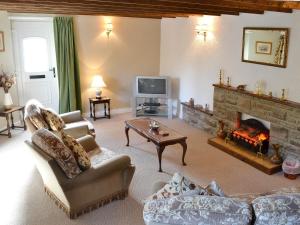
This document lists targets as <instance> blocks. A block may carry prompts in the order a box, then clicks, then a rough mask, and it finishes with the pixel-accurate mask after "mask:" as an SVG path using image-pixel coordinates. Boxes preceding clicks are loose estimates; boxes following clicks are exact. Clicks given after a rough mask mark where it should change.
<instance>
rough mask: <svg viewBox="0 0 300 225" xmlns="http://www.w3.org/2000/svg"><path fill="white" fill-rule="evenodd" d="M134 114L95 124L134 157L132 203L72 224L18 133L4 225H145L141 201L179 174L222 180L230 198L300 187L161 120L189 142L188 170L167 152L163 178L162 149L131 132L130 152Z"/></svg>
mask: <svg viewBox="0 0 300 225" xmlns="http://www.w3.org/2000/svg"><path fill="white" fill-rule="evenodd" d="M130 117H131V115H130V114H123V115H118V116H114V117H113V118H112V119H111V120H107V119H103V120H98V121H96V122H95V124H94V125H95V127H96V133H97V141H98V142H99V143H100V145H102V146H103V147H107V148H109V149H111V150H113V151H115V152H118V153H125V154H128V155H130V157H131V159H132V161H133V163H134V164H135V165H136V173H135V175H134V177H133V181H132V184H131V187H130V193H129V197H128V198H127V199H126V200H124V201H116V202H113V203H111V204H109V205H106V206H104V207H102V208H100V209H98V210H95V211H93V212H92V213H89V214H85V215H83V216H81V217H79V218H78V219H76V220H69V219H68V218H67V217H66V216H65V214H64V213H62V212H61V211H60V210H59V209H58V208H57V207H56V205H55V204H54V203H53V202H52V201H51V200H50V199H49V198H48V197H47V196H46V195H45V194H44V192H43V185H42V180H41V177H40V176H39V174H38V172H37V170H36V169H35V167H34V163H33V161H32V160H31V158H30V157H29V156H30V155H29V154H28V153H27V152H26V151H25V150H24V148H23V141H24V140H25V139H27V138H29V134H28V133H26V132H22V131H16V132H14V133H13V138H12V139H8V138H7V137H0V171H1V172H0V180H1V185H0V200H1V201H0V207H1V208H0V212H1V216H0V224H4V225H6V224H7V225H19V224H20V225H21V224H22V225H44V224H45V225H46V224H53V225H58V224H60V225H63V224H86V225H90V224H98V225H140V224H143V220H142V209H143V205H142V203H141V200H142V199H144V198H145V197H147V196H148V195H150V194H151V193H150V190H151V186H152V184H153V182H156V181H159V180H164V181H167V180H168V179H169V178H170V176H171V175H172V174H173V173H174V172H181V173H183V174H184V175H186V176H188V177H190V178H191V179H193V180H194V181H196V182H198V183H199V184H201V185H207V184H208V183H209V182H210V181H211V180H213V179H214V180H216V181H217V182H218V183H219V184H220V185H221V186H222V187H223V189H224V191H225V192H226V193H228V194H232V193H247V192H265V191H268V190H271V189H276V188H279V187H288V186H300V179H299V178H298V179H297V180H295V181H290V180H288V179H286V178H284V177H283V175H282V173H278V174H276V175H272V176H269V175H266V174H264V173H262V172H260V171H258V170H256V169H254V168H252V167H251V166H249V165H247V164H245V163H243V162H242V161H239V160H237V159H235V158H233V157H231V156H229V155H227V154H226V153H223V152H221V151H219V150H217V149H215V148H213V147H211V146H209V145H208V144H207V143H206V141H207V138H208V137H209V135H208V134H206V133H204V132H202V131H200V130H198V129H196V128H193V127H191V126H189V125H187V124H185V123H184V122H182V121H180V120H179V119H174V120H167V119H158V120H160V121H162V122H163V123H165V124H166V125H168V126H170V127H172V128H173V129H175V130H178V131H179V132H181V133H182V134H184V135H187V136H188V151H187V155H186V162H187V164H188V165H187V166H186V167H183V166H181V154H182V150H181V147H180V146H179V145H178V146H176V145H174V146H171V147H167V148H166V150H165V152H164V155H163V163H162V167H163V170H164V171H165V173H158V172H157V170H158V161H157V155H156V149H155V147H154V145H153V144H151V143H147V142H146V140H145V139H143V138H141V137H140V136H138V135H136V134H135V133H134V132H133V131H131V132H130V138H131V147H125V142H126V140H125V134H124V120H126V119H129V118H130Z"/></svg>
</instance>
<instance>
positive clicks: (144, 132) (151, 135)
mask: <svg viewBox="0 0 300 225" xmlns="http://www.w3.org/2000/svg"><path fill="white" fill-rule="evenodd" d="M150 121H153V120H152V119H150V118H141V119H133V120H127V121H125V134H126V137H127V144H126V146H129V134H128V133H129V129H132V130H134V131H135V132H137V133H138V134H139V135H141V136H143V137H144V138H146V139H147V140H148V142H150V141H151V142H153V143H154V144H155V145H156V149H157V155H158V162H159V172H162V169H161V158H162V153H163V151H164V150H165V147H166V146H168V145H174V144H180V145H181V146H182V148H183V154H182V164H183V165H184V166H186V163H185V162H184V158H185V154H186V150H187V144H186V139H187V137H186V136H182V135H180V134H178V133H177V132H176V131H174V130H172V129H170V128H168V127H167V126H165V125H163V124H161V123H159V122H158V123H159V129H158V131H153V130H151V129H150V128H149V123H150ZM163 133H168V135H167V136H164V135H163Z"/></svg>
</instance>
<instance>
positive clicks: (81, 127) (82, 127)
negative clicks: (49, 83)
mask: <svg viewBox="0 0 300 225" xmlns="http://www.w3.org/2000/svg"><path fill="white" fill-rule="evenodd" d="M31 105H35V106H36V107H37V108H40V107H43V105H42V104H41V103H40V102H38V101H37V100H35V99H32V100H29V101H28V102H27V103H26V106H25V118H24V120H25V123H26V125H27V127H28V130H29V131H30V132H31V133H33V132H34V131H36V128H35V126H34V125H33V124H32V123H31V121H30V119H29V116H28V115H29V114H30V110H31V109H32V107H30V106H31ZM59 116H60V117H61V118H62V119H63V121H64V122H65V127H64V132H65V133H67V134H69V135H71V136H72V137H74V138H76V139H77V138H80V137H83V136H85V135H92V136H95V130H94V127H93V124H92V123H91V122H90V121H88V120H86V119H85V118H83V117H82V115H81V112H80V111H79V110H78V111H73V112H69V113H64V114H60V115H59Z"/></svg>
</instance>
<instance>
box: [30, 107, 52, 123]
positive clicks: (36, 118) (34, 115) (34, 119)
mask: <svg viewBox="0 0 300 225" xmlns="http://www.w3.org/2000/svg"><path fill="white" fill-rule="evenodd" d="M33 106H34V105H33ZM27 116H28V118H29V120H30V122H31V123H32V124H33V126H34V127H35V128H36V129H41V128H45V129H49V128H50V127H49V125H48V124H47V123H46V121H45V119H44V117H43V116H42V114H41V113H40V112H39V110H38V109H37V107H32V108H31V110H30V112H29V113H28V114H27Z"/></svg>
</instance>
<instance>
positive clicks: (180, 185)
mask: <svg viewBox="0 0 300 225" xmlns="http://www.w3.org/2000/svg"><path fill="white" fill-rule="evenodd" d="M180 195H184V196H189V195H190V196H191V195H216V196H225V194H224V192H223V191H222V190H221V188H220V187H219V185H218V184H217V183H216V182H215V181H212V182H211V183H210V184H209V185H208V186H207V187H206V188H202V187H200V186H199V185H196V184H195V183H193V182H192V181H190V180H189V179H188V178H186V177H184V176H182V175H180V174H178V173H175V174H174V175H173V177H172V179H171V180H170V181H169V183H167V184H165V185H164V186H163V187H162V188H161V189H160V190H158V191H157V192H156V193H154V194H153V195H151V196H150V197H148V198H147V199H146V200H145V201H149V200H156V199H165V198H171V197H174V196H180Z"/></svg>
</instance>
